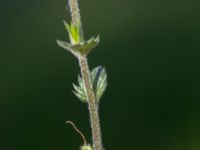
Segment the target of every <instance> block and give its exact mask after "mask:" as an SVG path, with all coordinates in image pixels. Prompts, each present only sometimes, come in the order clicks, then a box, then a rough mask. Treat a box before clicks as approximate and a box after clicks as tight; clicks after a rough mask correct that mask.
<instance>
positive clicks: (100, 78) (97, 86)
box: [73, 66, 107, 102]
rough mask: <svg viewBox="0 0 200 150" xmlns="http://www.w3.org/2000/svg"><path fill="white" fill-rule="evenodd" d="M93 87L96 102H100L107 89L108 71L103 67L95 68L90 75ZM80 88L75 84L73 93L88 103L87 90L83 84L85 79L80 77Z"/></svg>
mask: <svg viewBox="0 0 200 150" xmlns="http://www.w3.org/2000/svg"><path fill="white" fill-rule="evenodd" d="M90 76H91V81H92V87H93V90H94V94H95V98H96V102H99V101H100V99H101V97H102V95H103V93H104V92H105V89H106V87H107V74H106V70H105V68H104V67H102V66H98V67H95V68H94V69H93V70H92V72H91V73H90ZM78 84H79V85H78V86H77V85H75V84H73V87H74V91H73V93H74V94H75V95H76V96H77V97H78V98H79V99H80V100H81V101H82V102H87V94H86V88H85V85H84V82H83V79H82V78H81V77H80V76H78Z"/></svg>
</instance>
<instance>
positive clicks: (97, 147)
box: [78, 56, 103, 150]
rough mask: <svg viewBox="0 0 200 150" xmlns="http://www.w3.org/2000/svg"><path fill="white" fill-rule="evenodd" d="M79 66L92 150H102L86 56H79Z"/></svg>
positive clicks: (95, 103)
mask: <svg viewBox="0 0 200 150" xmlns="http://www.w3.org/2000/svg"><path fill="white" fill-rule="evenodd" d="M78 59H79V65H80V68H81V74H82V78H83V81H84V84H85V88H86V93H87V100H88V108H89V113H90V124H91V128H92V139H93V148H94V150H103V146H102V139H101V129H100V122H99V114H98V103H97V102H96V100H95V95H94V91H93V87H92V84H91V78H90V71H89V66H88V62H87V57H86V56H80V57H79V58H78Z"/></svg>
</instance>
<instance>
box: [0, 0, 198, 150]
mask: <svg viewBox="0 0 200 150" xmlns="http://www.w3.org/2000/svg"><path fill="white" fill-rule="evenodd" d="M66 4H67V2H66V0H59V1H58V0H57V1H55V0H54V1H53V0H26V1H25V0H18V1H16V0H0V137H1V140H0V149H1V150H77V149H79V146H80V145H81V144H82V140H81V138H80V137H79V135H77V133H76V132H75V131H74V130H73V129H72V128H71V127H70V126H67V125H65V124H64V122H65V121H66V120H72V121H74V122H75V124H76V125H77V126H78V127H79V128H80V129H81V130H82V131H83V132H84V134H85V135H86V136H87V139H88V141H91V138H90V137H91V135H90V127H89V121H88V110H87V106H86V105H85V104H83V103H81V102H80V101H79V100H78V99H77V98H76V97H75V96H74V95H73V93H72V92H71V91H72V83H76V82H77V75H78V74H79V67H78V64H77V60H76V59H75V58H74V57H73V56H72V55H71V54H70V53H68V52H67V51H65V50H63V49H62V48H60V47H58V46H57V44H56V39H61V40H65V39H66V40H67V39H68V38H67V32H66V30H65V28H64V26H63V22H62V20H63V19H66V20H69V19H70V15H69V12H68V11H66V9H65V7H66ZM199 5H200V3H199V1H195V0H191V1H188V0H164V1H160V0H80V7H81V14H82V21H83V25H84V31H85V37H86V38H89V37H91V36H93V35H98V34H100V36H101V44H100V45H99V46H98V47H97V48H96V49H95V50H94V51H93V52H92V53H91V54H90V55H89V62H90V67H91V68H93V67H95V66H97V65H104V66H105V67H106V68H107V72H108V83H109V85H108V88H107V91H106V93H105V95H104V96H103V99H102V101H101V104H100V116H101V126H102V132H103V143H104V145H105V148H106V149H108V150H199V149H200V118H199V116H200V9H199Z"/></svg>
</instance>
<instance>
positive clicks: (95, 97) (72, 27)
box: [57, 0, 107, 150]
mask: <svg viewBox="0 0 200 150" xmlns="http://www.w3.org/2000/svg"><path fill="white" fill-rule="evenodd" d="M68 4H69V8H70V13H71V22H69V23H67V22H66V21H64V25H65V28H66V30H67V32H68V35H69V42H65V41H60V40H57V43H58V45H59V46H60V47H62V48H64V49H66V50H67V51H69V52H70V53H72V54H73V55H74V56H75V57H76V58H77V59H78V62H79V66H80V71H81V76H79V75H78V85H75V84H73V87H74V91H73V93H74V94H75V95H76V96H77V97H78V99H80V100H81V101H82V102H84V103H87V105H88V108H89V115H90V124H91V132H92V142H93V143H92V146H90V145H89V144H87V142H84V145H83V146H81V150H103V146H102V137H101V128H100V121H99V113H98V107H99V102H100V99H101V97H102V95H103V93H104V91H105V89H106V87H107V74H106V70H105V68H104V67H102V66H98V67H96V68H94V69H92V71H90V70H89V65H88V60H87V56H88V54H89V53H90V52H91V51H92V50H93V48H94V47H96V46H97V45H98V44H99V42H100V38H99V36H97V37H92V38H90V39H89V40H85V38H84V34H83V28H82V22H81V16H80V10H79V6H78V1H77V0H69V3H68ZM67 123H70V124H71V125H73V127H74V128H75V129H77V128H76V127H75V125H74V124H73V123H72V122H69V121H68V122H67ZM76 131H77V132H78V131H79V130H78V129H77V130H76ZM79 133H81V132H79ZM80 135H83V134H80ZM82 137H83V136H82ZM83 139H85V138H83ZM84 141H85V140H84Z"/></svg>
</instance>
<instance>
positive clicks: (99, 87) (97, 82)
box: [91, 66, 107, 102]
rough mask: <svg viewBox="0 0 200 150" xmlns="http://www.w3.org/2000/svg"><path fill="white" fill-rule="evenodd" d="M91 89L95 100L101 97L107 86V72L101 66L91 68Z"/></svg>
mask: <svg viewBox="0 0 200 150" xmlns="http://www.w3.org/2000/svg"><path fill="white" fill-rule="evenodd" d="M91 74H92V81H93V89H94V93H95V96H96V100H97V102H99V100H100V99H101V97H102V95H103V93H104V92H105V90H106V87H107V74H106V71H105V68H104V67H102V66H98V67H95V68H94V69H93V70H92V73H91Z"/></svg>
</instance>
